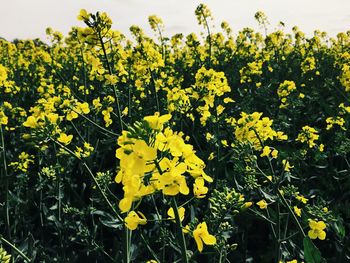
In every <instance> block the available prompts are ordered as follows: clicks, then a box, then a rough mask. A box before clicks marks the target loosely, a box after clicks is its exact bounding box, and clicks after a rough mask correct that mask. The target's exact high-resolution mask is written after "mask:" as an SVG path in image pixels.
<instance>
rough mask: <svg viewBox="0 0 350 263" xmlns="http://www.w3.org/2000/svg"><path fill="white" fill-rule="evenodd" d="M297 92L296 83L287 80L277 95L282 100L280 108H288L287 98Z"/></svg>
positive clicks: (278, 89) (280, 86)
mask: <svg viewBox="0 0 350 263" xmlns="http://www.w3.org/2000/svg"><path fill="white" fill-rule="evenodd" d="M295 90H296V85H295V83H294V81H290V80H285V81H284V82H283V83H281V84H280V85H279V86H278V88H277V95H278V97H279V98H280V100H281V105H280V108H285V107H287V106H288V102H287V97H288V96H289V95H290V94H291V93H292V92H293V91H295Z"/></svg>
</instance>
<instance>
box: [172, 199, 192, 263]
mask: <svg viewBox="0 0 350 263" xmlns="http://www.w3.org/2000/svg"><path fill="white" fill-rule="evenodd" d="M172 208H173V210H174V215H175V221H176V226H177V230H178V236H179V238H180V248H181V257H182V262H183V263H188V258H187V250H186V240H185V236H184V233H183V232H182V224H181V220H180V216H179V211H178V207H177V202H176V199H175V197H174V198H173V199H172Z"/></svg>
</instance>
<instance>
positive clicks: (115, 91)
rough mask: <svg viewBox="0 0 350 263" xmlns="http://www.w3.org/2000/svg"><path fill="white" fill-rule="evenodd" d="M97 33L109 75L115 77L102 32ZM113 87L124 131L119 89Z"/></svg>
mask: <svg viewBox="0 0 350 263" xmlns="http://www.w3.org/2000/svg"><path fill="white" fill-rule="evenodd" d="M97 32H98V38H99V40H100V43H101V46H102V51H103V55H104V57H105V59H106V63H107V68H108V73H109V75H113V72H112V67H111V65H110V63H109V60H108V57H107V52H106V48H105V44H104V42H103V39H102V36H101V31H97ZM112 86H113V91H114V98H115V101H116V103H117V112H118V118H119V125H120V129H121V130H123V122H122V114H121V110H120V104H119V97H118V93H117V89H116V86H115V84H113V85H112Z"/></svg>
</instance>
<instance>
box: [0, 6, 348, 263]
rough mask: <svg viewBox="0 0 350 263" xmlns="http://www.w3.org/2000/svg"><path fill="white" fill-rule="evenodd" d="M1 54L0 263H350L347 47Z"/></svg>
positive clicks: (79, 32) (23, 48)
mask: <svg viewBox="0 0 350 263" xmlns="http://www.w3.org/2000/svg"><path fill="white" fill-rule="evenodd" d="M195 16H196V18H197V20H198V23H199V25H201V26H202V28H203V30H202V34H201V35H200V36H197V35H196V34H194V33H192V34H189V35H187V36H185V35H183V34H176V35H173V36H171V37H168V36H166V34H165V29H164V25H163V22H162V20H161V19H160V18H159V17H157V16H154V15H153V16H150V17H149V25H150V27H151V28H152V30H153V31H154V36H147V35H145V33H144V32H143V30H142V29H141V28H140V27H138V26H132V27H131V28H130V32H131V34H132V38H131V39H128V38H127V37H125V36H124V35H123V34H122V33H121V32H118V31H116V30H113V27H112V21H111V19H110V18H109V17H108V14H106V13H100V12H97V13H89V12H88V11H86V10H84V9H82V10H81V11H80V13H79V15H78V19H79V20H80V21H81V27H73V28H72V29H71V31H70V32H69V34H68V35H67V36H63V35H62V34H61V33H60V32H57V31H54V30H53V29H51V28H48V29H47V30H46V33H47V35H48V37H49V38H50V42H51V43H50V44H49V45H48V44H46V43H44V42H42V41H41V40H39V39H35V40H15V41H13V42H9V41H6V40H4V39H0V172H1V177H0V182H1V183H0V188H1V190H0V238H1V239H0V262H2V263H9V262H84V261H85V262H124V263H129V262H149V263H156V262H158V263H163V262H164V263H165V262H222V263H223V262H260V263H268V262H276V263H280V262H282V263H300V262H307V263H309V262H310V263H320V262H337V263H338V262H344V263H345V262H350V236H349V230H350V199H349V196H350V136H349V135H350V134H349V130H348V129H349V126H350V118H349V117H350V31H348V32H347V33H339V34H338V35H337V37H335V38H330V37H328V36H327V34H326V33H324V32H320V31H315V33H314V36H313V37H306V36H305V35H304V33H303V32H302V31H300V30H299V29H298V28H297V27H294V28H293V32H292V33H291V34H288V33H285V32H284V31H283V25H282V24H281V25H280V28H279V29H276V30H275V31H274V32H272V33H268V21H267V18H266V16H265V15H264V14H263V13H262V12H258V13H256V15H255V18H256V20H257V22H258V23H259V25H260V26H261V27H262V29H263V30H262V31H264V33H259V32H256V31H254V30H252V29H250V28H244V29H243V30H241V31H240V32H235V33H233V32H232V30H231V29H230V27H229V25H228V24H227V23H225V22H223V23H222V24H221V29H220V28H219V29H218V28H215V29H214V28H213V27H212V14H211V12H210V10H209V9H208V7H206V6H205V5H203V4H201V5H199V6H198V7H197V9H196V10H195Z"/></svg>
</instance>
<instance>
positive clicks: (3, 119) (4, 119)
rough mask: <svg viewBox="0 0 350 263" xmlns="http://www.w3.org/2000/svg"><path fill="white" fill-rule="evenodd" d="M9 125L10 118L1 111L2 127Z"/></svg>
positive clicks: (0, 120)
mask: <svg viewBox="0 0 350 263" xmlns="http://www.w3.org/2000/svg"><path fill="white" fill-rule="evenodd" d="M7 123H8V117H7V116H6V115H5V113H4V112H3V111H0V125H1V124H3V125H7Z"/></svg>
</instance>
